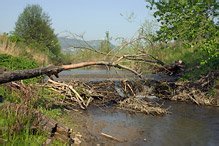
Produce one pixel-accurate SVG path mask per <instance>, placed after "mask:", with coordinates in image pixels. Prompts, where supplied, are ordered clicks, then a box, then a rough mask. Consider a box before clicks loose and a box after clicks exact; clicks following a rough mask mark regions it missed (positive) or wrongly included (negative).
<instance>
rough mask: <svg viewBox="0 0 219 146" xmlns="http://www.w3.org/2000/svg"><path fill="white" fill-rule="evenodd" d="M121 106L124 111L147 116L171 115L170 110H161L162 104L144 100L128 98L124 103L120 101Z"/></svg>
mask: <svg viewBox="0 0 219 146" xmlns="http://www.w3.org/2000/svg"><path fill="white" fill-rule="evenodd" d="M119 106H120V108H121V109H123V110H127V111H131V112H140V113H144V114H147V115H148V114H151V115H164V114H168V113H169V112H168V109H165V108H161V105H160V104H157V103H154V102H145V101H144V100H141V99H137V98H128V99H125V100H124V101H120V103H119Z"/></svg>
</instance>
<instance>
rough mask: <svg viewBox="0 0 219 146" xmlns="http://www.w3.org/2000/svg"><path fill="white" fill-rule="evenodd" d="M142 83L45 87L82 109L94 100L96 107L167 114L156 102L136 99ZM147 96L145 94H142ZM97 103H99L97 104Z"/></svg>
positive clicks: (51, 84) (91, 83) (124, 82)
mask: <svg viewBox="0 0 219 146" xmlns="http://www.w3.org/2000/svg"><path fill="white" fill-rule="evenodd" d="M142 83H144V82H142V81H141V82H134V81H133V82H130V81H120V82H110V81H106V82H87V83H85V82H80V81H71V82H69V83H61V82H55V81H52V80H48V82H47V83H46V85H47V86H49V87H51V88H52V89H53V90H54V91H56V92H58V93H60V94H63V95H64V96H65V99H64V101H63V102H65V101H69V99H70V100H71V102H77V103H78V104H79V105H80V107H81V108H82V109H85V108H87V107H88V105H89V103H90V102H91V101H92V100H93V99H96V100H94V102H95V103H98V105H108V104H112V103H118V104H119V107H120V108H121V109H123V110H129V111H132V112H141V113H145V114H152V115H160V114H161V115H162V114H167V113H169V112H168V110H167V109H164V108H161V105H159V104H158V103H156V102H150V101H143V100H140V99H138V98H137V97H136V94H137V91H138V92H139V90H142V89H140V88H143V86H144V85H143V86H142ZM144 94H147V93H144ZM98 101H99V102H98Z"/></svg>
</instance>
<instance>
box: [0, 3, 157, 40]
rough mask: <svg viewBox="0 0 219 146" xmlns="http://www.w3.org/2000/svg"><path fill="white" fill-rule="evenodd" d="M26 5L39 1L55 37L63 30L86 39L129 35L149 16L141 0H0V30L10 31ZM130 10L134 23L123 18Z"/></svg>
mask: <svg viewBox="0 0 219 146" xmlns="http://www.w3.org/2000/svg"><path fill="white" fill-rule="evenodd" d="M28 4H39V5H40V6H41V7H42V8H43V11H44V12H46V13H48V15H49V16H50V18H51V19H52V24H53V25H52V28H53V29H54V30H55V33H57V34H58V35H59V36H63V32H64V31H70V32H72V33H76V34H82V33H85V35H84V36H85V39H86V40H95V39H101V38H104V37H105V32H106V31H109V33H110V36H111V37H113V38H114V39H115V38H116V37H125V38H131V37H132V35H133V34H134V32H135V31H136V30H137V29H139V28H140V24H141V23H143V22H144V20H145V19H148V20H152V19H153V17H152V16H151V13H152V12H150V11H149V10H147V9H146V5H147V3H146V2H145V1H144V0H0V20H1V23H0V33H3V32H9V31H13V30H14V27H15V22H16V21H17V19H18V16H19V14H21V13H22V12H23V9H24V8H25V7H26V6H27V5H28ZM132 12H134V18H135V19H133V20H134V22H132V23H130V22H128V21H127V19H126V18H127V17H128V16H129V15H130V14H131V13H132Z"/></svg>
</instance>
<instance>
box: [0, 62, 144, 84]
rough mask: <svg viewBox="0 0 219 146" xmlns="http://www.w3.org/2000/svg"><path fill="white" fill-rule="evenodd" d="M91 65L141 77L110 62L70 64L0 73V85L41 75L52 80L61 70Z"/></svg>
mask: <svg viewBox="0 0 219 146" xmlns="http://www.w3.org/2000/svg"><path fill="white" fill-rule="evenodd" d="M92 65H103V66H111V67H116V68H119V69H125V70H128V71H130V72H132V73H134V74H135V75H137V76H139V77H140V78H141V77H142V76H141V74H139V73H137V72H136V71H135V70H133V69H131V68H128V67H126V66H123V65H120V64H116V63H110V62H103V61H99V62H83V63H78V64H71V65H62V66H54V65H51V66H48V67H43V68H35V69H26V70H15V71H5V72H1V73H0V84H3V83H7V82H11V81H16V80H23V79H29V78H34V77H37V76H41V75H47V76H49V77H50V78H51V79H52V75H55V76H56V77H57V78H58V74H59V73H60V72H61V71H63V70H69V69H76V68H82V67H86V66H92Z"/></svg>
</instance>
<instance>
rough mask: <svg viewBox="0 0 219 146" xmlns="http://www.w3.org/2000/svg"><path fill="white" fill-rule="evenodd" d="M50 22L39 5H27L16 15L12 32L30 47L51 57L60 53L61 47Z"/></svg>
mask: <svg viewBox="0 0 219 146" xmlns="http://www.w3.org/2000/svg"><path fill="white" fill-rule="evenodd" d="M51 24H52V23H51V19H50V17H49V16H48V15H47V14H46V13H45V12H43V10H42V8H41V7H40V6H39V5H28V6H27V7H26V8H24V11H23V13H22V14H20V16H19V17H18V20H17V22H16V25H15V32H14V33H16V34H17V35H18V36H19V37H20V38H22V39H23V40H24V42H25V43H26V44H28V45H29V46H30V47H32V48H34V49H39V50H41V51H44V52H46V53H49V54H50V57H51V58H53V57H54V56H55V57H57V56H59V55H60V53H61V47H60V45H59V43H58V39H57V36H56V35H55V34H54V30H53V29H52V28H51Z"/></svg>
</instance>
